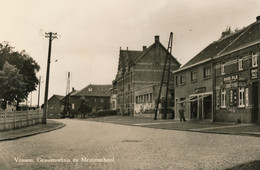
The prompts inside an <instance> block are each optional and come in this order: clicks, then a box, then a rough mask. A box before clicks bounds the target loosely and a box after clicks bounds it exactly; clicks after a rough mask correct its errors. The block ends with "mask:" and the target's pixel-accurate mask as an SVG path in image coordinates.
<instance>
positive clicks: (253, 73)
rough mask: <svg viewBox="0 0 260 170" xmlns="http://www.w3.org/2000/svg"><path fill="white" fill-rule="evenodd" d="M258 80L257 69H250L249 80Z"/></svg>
mask: <svg viewBox="0 0 260 170" xmlns="http://www.w3.org/2000/svg"><path fill="white" fill-rule="evenodd" d="M257 78H258V69H257V68H255V69H252V70H251V79H257Z"/></svg>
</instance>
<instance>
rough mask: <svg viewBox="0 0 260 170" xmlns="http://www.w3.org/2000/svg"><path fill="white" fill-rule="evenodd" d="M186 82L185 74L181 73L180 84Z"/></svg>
mask: <svg viewBox="0 0 260 170" xmlns="http://www.w3.org/2000/svg"><path fill="white" fill-rule="evenodd" d="M185 83H186V76H185V74H183V75H181V84H185Z"/></svg>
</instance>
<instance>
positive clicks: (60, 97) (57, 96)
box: [49, 94, 64, 100]
mask: <svg viewBox="0 0 260 170" xmlns="http://www.w3.org/2000/svg"><path fill="white" fill-rule="evenodd" d="M54 97H55V98H57V99H58V100H61V99H62V98H63V97H64V96H61V95H56V94H54V95H53V96H52V97H51V98H50V99H49V100H51V99H52V98H54Z"/></svg>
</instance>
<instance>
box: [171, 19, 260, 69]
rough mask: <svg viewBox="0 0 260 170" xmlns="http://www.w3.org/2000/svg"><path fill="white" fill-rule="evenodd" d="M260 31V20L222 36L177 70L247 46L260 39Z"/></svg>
mask: <svg viewBox="0 0 260 170" xmlns="http://www.w3.org/2000/svg"><path fill="white" fill-rule="evenodd" d="M259 31H260V22H259V21H258V22H255V23H253V24H251V25H249V26H247V27H245V28H243V29H241V30H240V31H238V32H236V33H234V34H231V35H229V36H226V37H224V38H221V39H219V40H218V41H214V42H213V43H211V44H209V45H208V46H207V47H206V48H204V49H203V50H202V51H201V52H200V53H199V54H197V55H196V56H195V57H193V58H192V59H191V60H190V61H188V62H187V63H186V64H185V65H183V66H182V67H181V68H180V69H179V70H177V71H175V72H178V71H181V70H184V69H187V68H190V67H191V66H193V65H196V64H199V63H203V62H202V61H210V60H209V59H211V58H213V57H218V56H222V55H224V54H226V53H228V52H232V51H234V50H235V49H238V48H240V47H242V46H245V45H246V44H252V43H254V42H256V41H259V40H260V33H259Z"/></svg>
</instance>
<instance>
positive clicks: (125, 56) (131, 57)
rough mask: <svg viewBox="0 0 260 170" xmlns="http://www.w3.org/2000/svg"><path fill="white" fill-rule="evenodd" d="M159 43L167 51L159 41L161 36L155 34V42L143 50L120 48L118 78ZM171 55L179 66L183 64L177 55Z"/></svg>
mask: <svg viewBox="0 0 260 170" xmlns="http://www.w3.org/2000/svg"><path fill="white" fill-rule="evenodd" d="M157 44H158V45H159V46H160V47H161V48H163V49H164V50H165V51H167V49H166V48H165V47H164V46H163V45H162V44H161V42H160V41H159V36H155V42H154V43H153V44H152V45H150V46H149V47H148V48H146V49H145V50H143V51H130V50H121V49H120V54H119V62H118V69H117V75H116V79H117V78H119V77H120V76H122V74H123V72H124V71H125V69H126V68H130V67H131V66H133V65H134V64H136V63H137V62H138V61H139V60H141V59H142V58H143V57H144V56H145V55H146V54H147V53H148V52H149V51H150V50H151V49H152V48H154V47H155V46H156V45H157ZM171 57H172V59H173V60H174V61H175V62H176V63H177V64H178V65H179V66H180V65H181V64H180V63H179V62H178V60H177V59H176V58H175V57H173V56H172V55H171Z"/></svg>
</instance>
